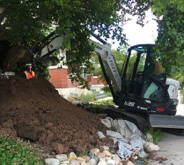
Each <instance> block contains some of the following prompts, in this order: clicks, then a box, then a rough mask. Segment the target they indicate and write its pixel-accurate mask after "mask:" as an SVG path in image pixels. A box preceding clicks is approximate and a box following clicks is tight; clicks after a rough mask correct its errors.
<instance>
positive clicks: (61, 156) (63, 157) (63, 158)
mask: <svg viewBox="0 0 184 165" xmlns="http://www.w3.org/2000/svg"><path fill="white" fill-rule="evenodd" d="M56 158H57V159H58V160H60V161H61V162H62V161H65V160H67V159H68V158H67V155H66V154H59V155H56Z"/></svg>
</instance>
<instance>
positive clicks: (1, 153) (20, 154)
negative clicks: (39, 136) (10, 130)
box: [0, 135, 43, 165]
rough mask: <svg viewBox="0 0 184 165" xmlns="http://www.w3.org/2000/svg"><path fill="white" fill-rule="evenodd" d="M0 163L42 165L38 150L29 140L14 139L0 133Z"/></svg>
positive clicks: (2, 164)
mask: <svg viewBox="0 0 184 165" xmlns="http://www.w3.org/2000/svg"><path fill="white" fill-rule="evenodd" d="M0 164H1V165H18V164H20V165H43V163H42V158H41V156H40V154H39V151H38V150H37V149H35V148H33V147H32V146H31V145H30V144H29V142H24V141H22V140H20V139H19V140H16V141H14V140H11V139H9V138H8V137H6V136H3V135H0Z"/></svg>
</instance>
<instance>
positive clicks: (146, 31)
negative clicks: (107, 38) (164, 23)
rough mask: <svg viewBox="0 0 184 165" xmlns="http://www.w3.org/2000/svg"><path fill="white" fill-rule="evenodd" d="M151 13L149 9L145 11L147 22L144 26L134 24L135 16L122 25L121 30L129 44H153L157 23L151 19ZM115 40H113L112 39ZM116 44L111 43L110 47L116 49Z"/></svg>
mask: <svg viewBox="0 0 184 165" xmlns="http://www.w3.org/2000/svg"><path fill="white" fill-rule="evenodd" d="M153 17H154V16H153V14H152V13H151V10H148V11H147V12H146V19H145V21H148V23H146V24H145V26H144V27H141V26H140V25H138V24H136V17H134V18H133V19H132V20H131V21H129V22H128V23H127V24H125V25H124V26H123V31H124V33H125V34H126V37H127V39H128V44H129V45H130V46H133V45H136V44H154V43H155V42H154V40H155V39H156V38H157V23H156V22H155V21H154V20H152V18H153ZM114 42H115V41H114ZM118 46H119V45H118V44H116V43H115V44H113V45H112V49H117V48H118Z"/></svg>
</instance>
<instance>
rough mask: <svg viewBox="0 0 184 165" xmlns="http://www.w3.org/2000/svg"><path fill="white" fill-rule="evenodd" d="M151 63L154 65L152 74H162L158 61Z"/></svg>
mask: <svg viewBox="0 0 184 165" xmlns="http://www.w3.org/2000/svg"><path fill="white" fill-rule="evenodd" d="M152 63H153V64H155V69H154V71H153V73H163V69H162V65H161V64H160V63H159V62H158V61H154V62H152Z"/></svg>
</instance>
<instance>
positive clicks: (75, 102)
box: [71, 100, 81, 106]
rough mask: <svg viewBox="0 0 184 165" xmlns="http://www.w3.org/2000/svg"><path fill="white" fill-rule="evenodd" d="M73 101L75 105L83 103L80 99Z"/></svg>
mask: <svg viewBox="0 0 184 165" xmlns="http://www.w3.org/2000/svg"><path fill="white" fill-rule="evenodd" d="M71 103H72V104H73V105H75V106H77V105H79V104H81V102H80V101H78V100H73V101H72V102H71Z"/></svg>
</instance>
